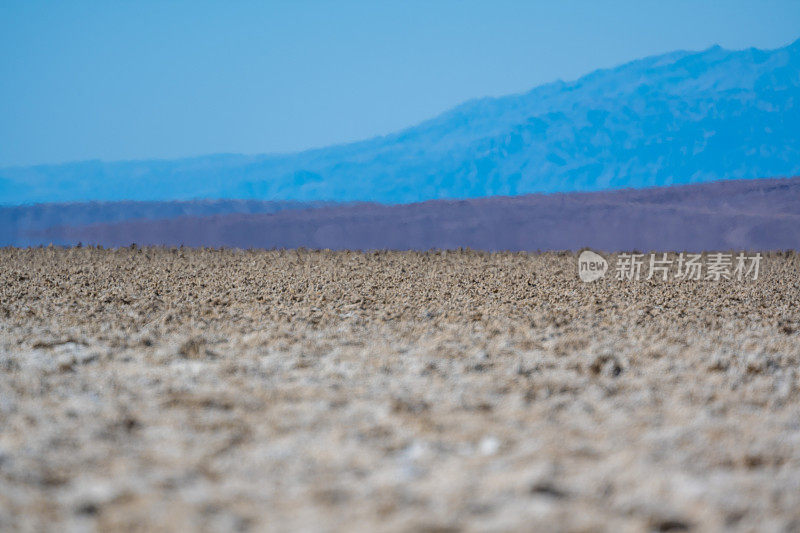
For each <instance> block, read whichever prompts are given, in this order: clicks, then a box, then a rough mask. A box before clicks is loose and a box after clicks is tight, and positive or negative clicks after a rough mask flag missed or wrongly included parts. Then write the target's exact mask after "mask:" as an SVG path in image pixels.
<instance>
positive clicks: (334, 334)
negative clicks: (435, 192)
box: [0, 248, 800, 531]
mask: <svg viewBox="0 0 800 533" xmlns="http://www.w3.org/2000/svg"><path fill="white" fill-rule="evenodd" d="M799 330H800V256H798V255H796V254H788V253H787V254H771V255H768V256H767V257H766V258H765V259H764V261H763V262H762V268H761V276H760V278H759V279H758V280H757V281H741V282H740V281H721V282H713V281H684V282H676V281H673V280H670V281H667V282H663V281H640V282H623V281H617V280H615V279H613V276H612V275H607V276H606V279H603V280H600V281H598V282H595V283H591V284H584V283H582V282H581V281H580V280H579V279H578V277H577V272H576V258H575V255H572V254H553V253H547V254H541V255H532V254H531V255H529V254H511V253H497V254H489V253H478V252H467V251H464V252H446V253H444V252H442V253H416V252H406V253H400V252H384V253H352V252H309V251H283V252H280V251H276V252H266V251H237V250H222V251H220V250H190V249H121V250H99V249H88V248H80V249H77V248H72V249H58V248H43V249H3V250H0V530H2V531H8V530H28V531H38V530H52V531H64V530H93V529H99V530H104V531H105V530H144V529H147V530H173V531H181V530H182V531H185V530H189V529H199V530H209V531H229V530H256V531H260V530H270V531H271V530H275V531H288V530H299V529H305V530H316V531H328V530H330V531H335V530H342V531H373V530H387V531H406V530H430V531H487V530H488V531H506V530H531V529H539V530H567V531H587V530H589V531H593V530H609V531H626V530H627V531H642V530H657V531H669V530H722V529H730V530H742V531H754V530H758V531H797V530H800V371H799V367H800V333H798V331H799Z"/></svg>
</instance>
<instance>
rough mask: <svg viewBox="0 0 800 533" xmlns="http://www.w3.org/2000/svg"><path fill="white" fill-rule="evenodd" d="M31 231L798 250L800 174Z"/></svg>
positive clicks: (56, 237) (91, 239) (211, 239)
mask: <svg viewBox="0 0 800 533" xmlns="http://www.w3.org/2000/svg"><path fill="white" fill-rule="evenodd" d="M28 209H32V208H28ZM27 238H28V239H30V240H31V241H32V242H38V243H41V244H47V243H51V242H52V243H61V244H75V243H77V242H83V243H85V244H102V245H104V246H128V245H129V244H131V243H138V244H151V245H172V246H178V245H186V246H214V247H218V246H228V247H239V248H251V247H253V248H295V247H299V246H305V247H308V248H331V249H399V250H406V249H417V250H427V249H430V248H458V247H471V248H475V249H482V250H537V249H542V250H554V249H555V250H563V249H579V248H582V247H584V246H590V247H593V248H595V249H599V250H633V249H639V250H715V249H716V250H729V249H736V250H742V249H745V250H775V249H800V178H793V179H777V180H773V179H763V180H734V181H720V182H714V183H705V184H699V185H686V186H675V187H667V188H649V189H639V190H633V189H627V190H620V191H605V192H590V193H564V194H561V193H559V194H537V195H524V196H515V197H491V198H479V199H472V200H432V201H427V202H422V203H415V204H405V205H381V204H350V205H327V206H323V207H317V208H312V209H284V210H280V211H277V212H274V213H271V214H264V213H259V214H242V213H234V214H218V215H213V216H202V217H198V216H182V217H177V218H171V219H162V220H132V221H126V222H115V223H101V224H91V225H86V226H81V227H74V226H72V227H56V228H49V229H46V230H39V231H31V232H28V234H27Z"/></svg>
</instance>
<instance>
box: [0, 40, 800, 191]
mask: <svg viewBox="0 0 800 533" xmlns="http://www.w3.org/2000/svg"><path fill="white" fill-rule="evenodd" d="M798 173H800V41H797V42H795V43H793V44H792V45H789V46H787V47H784V48H780V49H777V50H771V51H762V50H756V49H748V50H742V51H728V50H724V49H721V48H719V47H714V48H710V49H708V50H705V51H703V52H699V53H694V52H673V53H670V54H666V55H662V56H657V57H650V58H646V59H642V60H639V61H634V62H631V63H628V64H625V65H622V66H620V67H617V68H614V69H609V70H598V71H596V72H593V73H591V74H589V75H587V76H584V77H583V78H580V79H579V80H577V81H574V82H568V83H565V82H556V83H551V84H548V85H543V86H540V87H537V88H535V89H533V90H531V91H530V92H527V93H525V94H519V95H513V96H506V97H502V98H484V99H480V100H475V101H471V102H467V103H465V104H463V105H461V106H458V107H456V108H455V109H453V110H451V111H449V112H446V113H444V114H442V115H441V116H439V117H436V118H434V119H432V120H429V121H427V122H424V123H422V124H419V125H417V126H414V127H411V128H408V129H406V130H404V131H401V132H399V133H396V134H392V135H387V136H385V137H379V138H374V139H371V140H367V141H363V142H357V143H353V144H347V145H342V146H334V147H330V148H324V149H319V150H312V151H308V152H302V153H298V154H291V155H278V156H268V155H263V156H243V155H215V156H207V157H199V158H193V159H180V160H172V161H169V160H159V161H134V162H116V163H104V162H97V161H91V162H84V163H73V164H64V165H55V166H37V167H28V168H18V167H17V168H5V169H0V202H1V203H3V204H6V205H8V204H18V203H26V202H45V201H47V202H53V201H59V202H63V201H76V200H90V199H91V200H119V199H131V200H168V199H188V198H257V199H268V200H301V201H308V200H331V201H359V200H370V201H379V202H389V203H397V202H414V201H421V200H427V199H435V198H470V197H480V196H490V195H514V194H523V193H531V192H557V191H580V190H600V189H612V188H622V187H644V186H661V185H670V184H681V183H694V182H704V181H711V180H718V179H732V178H757V177H765V176H787V175H795V174H798Z"/></svg>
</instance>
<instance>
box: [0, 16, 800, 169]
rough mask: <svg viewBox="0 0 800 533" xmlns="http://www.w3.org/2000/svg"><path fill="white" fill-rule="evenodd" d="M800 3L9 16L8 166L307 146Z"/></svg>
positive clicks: (684, 40)
mask: <svg viewBox="0 0 800 533" xmlns="http://www.w3.org/2000/svg"><path fill="white" fill-rule="evenodd" d="M798 37H800V1H796V0H784V1H778V0H759V1H743V0H726V1H718V2H702V1H682V0H671V1H669V2H665V1H663V0H662V1H652V0H632V1H603V2H598V1H596V0H594V1H560V0H559V1H555V0H553V1H551V2H532V1H528V2H523V1H519V2H512V1H503V0H493V1H484V2H477V1H427V2H425V1H418V2H417V1H404V2H400V1H397V2H375V1H370V2H348V1H344V0H337V1H335V2H334V1H330V2H311V1H303V0H299V1H285V2H283V1H280V2H278V1H273V2H247V1H237V2H223V1H218V2H204V1H201V0H193V1H180V0H173V1H166V0H163V1H159V2H148V1H136V2H134V1H119V2H116V1H111V0H103V1H96V2H90V1H85V2H71V1H66V0H65V1H60V2H56V1H52V2H39V1H35V0H24V1H14V0H3V1H2V2H0V166H9V165H28V164H40V163H58V162H64V161H75V160H84V159H105V160H117V159H141V158H168V157H182V156H191V155H201V154H209V153H219V152H235V153H269V152H288V151H296V150H302V149H306V148H310V147H316V146H324V145H328V144H334V143H342V142H347V141H352V140H357V139H362V138H366V137H370V136H373V135H379V134H385V133H389V132H391V131H395V130H397V129H400V128H403V127H406V126H410V125H412V124H415V123H417V122H419V121H421V120H423V119H426V118H430V117H432V116H434V115H436V114H438V113H440V112H442V111H444V110H446V109H448V108H450V107H452V106H453V105H456V104H458V103H460V102H463V101H465V100H468V99H471V98H476V97H481V96H496V95H502V94H508V93H515V92H521V91H525V90H528V89H530V88H532V87H534V86H536V85H539V84H541V83H545V82H548V81H553V80H556V79H574V78H576V77H578V76H580V75H582V74H585V73H587V72H589V71H591V70H593V69H596V68H602V67H611V66H615V65H617V64H620V63H623V62H625V61H628V60H631V59H635V58H639V57H643V56H647V55H653V54H658V53H662V52H667V51H671V50H675V49H698V50H699V49H704V48H707V47H709V46H711V45H713V44H720V45H722V46H723V47H726V48H732V49H738V48H747V47H750V46H755V47H758V48H777V47H780V46H783V45H785V44H788V43H789V42H791V41H793V40H795V39H797V38H798Z"/></svg>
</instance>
